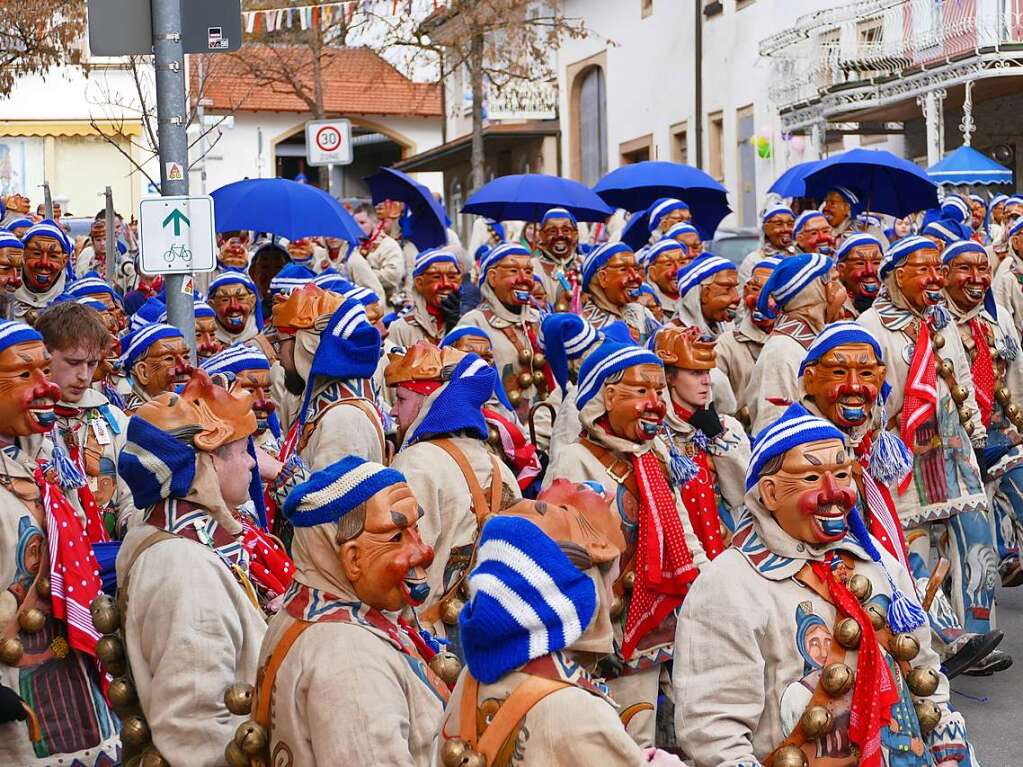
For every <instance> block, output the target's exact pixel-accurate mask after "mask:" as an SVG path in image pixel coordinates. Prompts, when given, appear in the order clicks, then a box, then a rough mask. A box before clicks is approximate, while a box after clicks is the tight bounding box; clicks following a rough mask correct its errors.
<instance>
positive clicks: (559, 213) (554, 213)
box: [540, 208, 579, 227]
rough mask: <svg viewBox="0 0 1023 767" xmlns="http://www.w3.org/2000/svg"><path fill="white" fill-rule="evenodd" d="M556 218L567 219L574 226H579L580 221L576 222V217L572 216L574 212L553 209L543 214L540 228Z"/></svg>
mask: <svg viewBox="0 0 1023 767" xmlns="http://www.w3.org/2000/svg"><path fill="white" fill-rule="evenodd" d="M555 218H567V219H568V220H569V221H571V222H572V223H573V224H577V225H578V223H579V222H578V221H576V220H575V216H573V215H572V212H571V211H570V210H567V209H566V208H551V209H550V210H548V211H547V212H546V213H544V214H543V218H541V219H540V226H541V227H542V226H543V225H544V224H546V223H547V222H548V221H550V220H551V219H555Z"/></svg>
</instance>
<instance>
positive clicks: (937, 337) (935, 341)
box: [931, 331, 945, 349]
mask: <svg viewBox="0 0 1023 767" xmlns="http://www.w3.org/2000/svg"><path fill="white" fill-rule="evenodd" d="M931 345H932V346H933V347H934V348H935V349H941V348H943V347H944V346H945V336H943V335H942V334H941V332H940V331H934V334H933V335H932V336H931Z"/></svg>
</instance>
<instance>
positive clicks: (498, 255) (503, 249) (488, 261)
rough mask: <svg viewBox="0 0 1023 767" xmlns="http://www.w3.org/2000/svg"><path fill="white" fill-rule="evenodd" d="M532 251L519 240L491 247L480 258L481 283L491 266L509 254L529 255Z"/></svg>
mask: <svg viewBox="0 0 1023 767" xmlns="http://www.w3.org/2000/svg"><path fill="white" fill-rule="evenodd" d="M529 255H530V252H529V251H528V250H526V248H524V247H523V246H521V245H519V244H518V243H517V242H502V243H501V244H500V245H495V246H494V247H492V248H490V249H489V250H488V251H487V252H486V253H484V254H483V256H482V257H481V258H480V260H479V269H480V276H479V283H480V284H481V285H482V284H483V281H484V280H485V279H486V276H487V272H489V271H490V268H491V267H492V266H494V265H495V264H497V262H498V261H501V260H503V259H505V258H507V257H508V256H529Z"/></svg>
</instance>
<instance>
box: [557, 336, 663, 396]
mask: <svg viewBox="0 0 1023 767" xmlns="http://www.w3.org/2000/svg"><path fill="white" fill-rule="evenodd" d="M636 365H658V366H661V367H663V364H662V363H661V360H660V359H659V358H658V356H657V355H656V354H654V353H653V352H652V351H650V350H649V349H645V348H643V347H642V346H635V345H631V344H623V343H618V342H616V341H605V342H604V343H602V344H601V345H600V346H598V347H597V348H596V349H594V350H593V351H591V352H590V353H589V354H588V355H586V359H584V360H583V364H582V367H580V368H579V385H578V389H577V390H576V394H575V402H576V405H577V406H578V408H579V409H580V410H582V409H583V407H584V406H585V405H586V403H587V402H589V401H590V400H591V399H593V398H594V397H595V396H596V394H597V392H599V391H600V388H601V387H602V386H603V385H604V382H605V381H606V380H607V379H608V378H609V377H611V376H613V375H614V374H615V373H617V372H618V371H620V370H625V369H627V368H631V367H635V366H636Z"/></svg>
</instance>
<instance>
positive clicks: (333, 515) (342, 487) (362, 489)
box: [283, 455, 405, 527]
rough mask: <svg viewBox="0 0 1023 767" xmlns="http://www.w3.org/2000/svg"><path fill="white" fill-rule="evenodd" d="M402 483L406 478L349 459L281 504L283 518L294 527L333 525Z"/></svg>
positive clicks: (317, 474)
mask: <svg viewBox="0 0 1023 767" xmlns="http://www.w3.org/2000/svg"><path fill="white" fill-rule="evenodd" d="M404 482H405V475H404V474H402V473H401V472H400V471H398V470H396V469H389V468H387V467H386V466H382V465H380V464H379V463H374V462H372V461H367V460H366V459H365V458H360V457H359V456H357V455H349V456H345V457H344V458H342V459H341V460H340V461H336V462H334V463H332V464H331V465H330V466H327V467H326V468H324V469H320V470H319V471H317V472H314V473H313V474H312V475H311V476H310V477H309V479H307V480H306V481H305V482H303V483H301V484H299V485H296V486H295V488H294V489H293V490H292V491H291V492H290V493H288V497H287V499H285V501H284V509H283V511H284V516H285V517H287V518H288V521H289V522H291V524H292V525H294V526H295V527H314V526H315V525H326V524H336V523H337V522H338V520H340V519H341V517H343V516H345V515H346V514H348V513H349V512H350V511H353V510H354V509H355V508H357V507H358V506H360V505H361V504H363V503H365V502H366V501H368V500H369V499H370V498H372V497H373V496H374V495H376V494H377V493H379V492H380V491H381V490H386V489H387V488H389V487H392V486H393V485H400V484H402V483H404Z"/></svg>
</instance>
